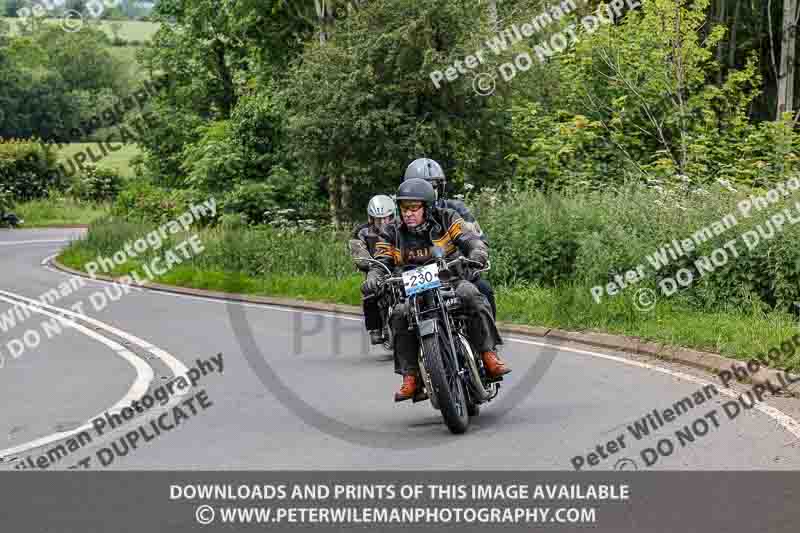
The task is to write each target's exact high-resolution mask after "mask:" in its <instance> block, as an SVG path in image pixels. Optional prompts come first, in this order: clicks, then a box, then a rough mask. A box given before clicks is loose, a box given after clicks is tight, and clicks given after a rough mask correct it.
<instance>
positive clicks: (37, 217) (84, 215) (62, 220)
mask: <svg viewBox="0 0 800 533" xmlns="http://www.w3.org/2000/svg"><path fill="white" fill-rule="evenodd" d="M108 209H109V208H108V206H107V205H105V204H93V203H89V202H80V201H77V200H74V199H72V198H61V197H58V198H44V199H40V200H31V201H29V202H25V203H21V204H17V205H16V206H14V208H13V209H12V211H13V212H14V213H16V215H17V216H19V217H20V218H21V219H23V220H25V223H24V224H23V226H22V227H23V228H41V227H48V226H71V225H76V224H90V223H92V222H94V221H95V220H97V219H99V218H101V217H103V216H104V215H106V214H107V213H108Z"/></svg>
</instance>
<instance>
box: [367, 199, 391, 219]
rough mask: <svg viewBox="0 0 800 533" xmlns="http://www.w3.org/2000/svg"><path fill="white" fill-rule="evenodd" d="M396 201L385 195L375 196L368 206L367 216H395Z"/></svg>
mask: <svg viewBox="0 0 800 533" xmlns="http://www.w3.org/2000/svg"><path fill="white" fill-rule="evenodd" d="M394 209H395V208H394V200H392V199H391V198H389V197H388V196H386V195H385V194H379V195H378V196H373V197H372V199H371V200H370V201H369V204H367V215H369V216H371V217H373V218H384V217H390V216H393V215H394Z"/></svg>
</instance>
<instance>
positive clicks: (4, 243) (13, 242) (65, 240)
mask: <svg viewBox="0 0 800 533" xmlns="http://www.w3.org/2000/svg"><path fill="white" fill-rule="evenodd" d="M54 242H71V241H70V240H69V239H58V240H40V241H0V246H12V245H15V244H40V243H41V244H45V243H54Z"/></svg>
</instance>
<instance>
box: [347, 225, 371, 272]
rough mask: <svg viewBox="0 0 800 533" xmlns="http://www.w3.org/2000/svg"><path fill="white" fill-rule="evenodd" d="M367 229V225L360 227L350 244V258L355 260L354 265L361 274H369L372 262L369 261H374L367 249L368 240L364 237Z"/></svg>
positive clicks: (354, 233)
mask: <svg viewBox="0 0 800 533" xmlns="http://www.w3.org/2000/svg"><path fill="white" fill-rule="evenodd" d="M365 228H366V225H362V226H358V227H357V228H356V230H355V231H354V232H353V235H352V237H351V238H350V241H349V242H348V246H349V249H350V257H352V258H353V263H355V265H356V268H357V269H359V270H360V271H361V272H369V269H370V262H369V261H368V259H372V256H371V255H370V253H369V249H368V247H367V240H366V238H365V237H364V230H365Z"/></svg>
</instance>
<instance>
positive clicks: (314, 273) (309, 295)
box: [61, 221, 800, 370]
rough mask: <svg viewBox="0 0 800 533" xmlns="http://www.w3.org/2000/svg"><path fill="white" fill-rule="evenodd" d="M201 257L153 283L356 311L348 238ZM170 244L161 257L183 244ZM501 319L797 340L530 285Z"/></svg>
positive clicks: (75, 259) (135, 232) (262, 239)
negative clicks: (349, 307)
mask: <svg viewBox="0 0 800 533" xmlns="http://www.w3.org/2000/svg"><path fill="white" fill-rule="evenodd" d="M149 229H150V226H148V225H146V224H136V223H130V222H123V221H114V222H110V223H109V222H103V223H99V224H96V225H95V226H94V227H93V228H92V229H91V230H90V232H89V236H88V238H87V239H86V240H83V241H79V242H77V243H74V244H73V245H71V246H70V247H69V248H68V249H67V250H66V251H65V252H64V253H63V254H62V256H61V261H62V262H63V263H64V264H66V265H68V266H71V267H73V268H77V269H82V268H83V265H84V264H86V262H88V261H90V260H92V259H94V258H95V257H96V256H97V255H105V256H110V255H112V254H113V253H114V252H116V251H118V250H120V249H121V247H122V245H123V244H124V243H125V242H127V241H129V240H132V239H137V238H140V237H141V236H143V235H145V234H146V233H147V231H149ZM199 235H200V238H201V240H202V242H203V245H204V248H205V250H204V252H203V253H201V254H200V255H198V256H196V257H194V258H192V260H190V261H187V262H184V263H183V264H181V265H179V266H177V267H175V268H173V269H172V270H171V271H170V272H168V273H167V274H165V275H164V276H161V277H159V278H157V279H156V281H158V282H161V283H168V284H174V285H178V286H184V287H195V288H202V289H211V290H218V291H225V292H237V293H243V294H253V295H265V296H286V297H293V298H301V299H307V300H317V301H322V302H331V303H342V304H349V305H359V303H360V292H359V286H360V283H361V281H362V278H361V276H360V275H359V274H357V273H355V272H354V269H353V267H352V266H351V265H350V263H349V259H348V257H347V253H346V251H345V245H344V243H345V235H344V234H336V233H333V234H332V233H331V232H330V231H327V230H326V231H319V232H316V233H312V234H291V233H283V234H281V233H279V232H277V231H273V230H266V229H260V230H256V229H238V230H221V229H211V230H203V231H200V232H199ZM185 238H186V236H185V235H180V234H179V235H174V236H171V238H170V242H169V243H167V244H166V245H165V246H164V247H162V249H161V252H162V253H163V251H164V250H166V249H169V248H170V247H171V246H173V245H175V244H178V243H180V242H181V241H182V240H183V239H185ZM153 257H155V253H151V252H148V254H147V255H146V256H142V257H139V258H137V259H134V260H130V261H129V262H128V263H126V264H124V265H120V266H118V267H117V268H116V269H115V270H114V271H112V272H109V273H110V274H113V275H125V274H128V273H130V272H131V271H132V270H138V271H139V272H143V269H142V266H143V265H144V264H145V263H146V262H148V261H150V260H151V259H152V258H153ZM495 290H496V292H497V301H498V319H499V320H501V321H504V322H510V323H516V324H527V325H536V326H547V327H556V328H563V329H568V330H584V329H594V330H600V331H605V332H609V333H615V334H622V335H630V336H635V337H640V338H642V339H645V340H649V341H655V342H662V343H667V344H670V345H675V346H684V347H688V348H693V349H698V350H703V351H711V352H716V353H720V354H723V355H726V356H729V357H734V358H738V359H749V358H750V357H752V356H753V355H754V354H756V353H761V352H766V351H767V350H768V349H769V348H771V347H773V346H778V345H780V343H781V342H782V341H784V340H786V339H788V338H790V337H791V336H792V335H794V334H795V333H796V331H797V330H796V329H795V322H794V319H793V317H792V316H791V315H789V314H787V313H782V312H779V311H773V312H770V313H764V312H762V311H759V310H757V309H755V308H754V309H753V310H752V311H749V312H740V311H729V312H701V311H698V310H695V309H692V308H690V307H688V306H687V305H686V304H684V303H682V301H681V300H672V299H667V300H663V301H658V302H657V303H656V305H655V307H654V308H653V309H652V310H650V311H647V312H645V311H639V310H637V308H636V306H635V305H634V303H633V295H634V292H635V291H633V290H631V291H627V292H623V293H622V294H620V295H618V296H616V297H615V298H609V299H607V300H605V301H603V303H602V304H596V303H595V302H594V301H593V300H592V298H591V295H590V292H589V286H584V285H577V284H576V285H569V284H562V285H560V286H557V287H543V286H540V285H536V284H530V283H518V284H516V285H513V286H512V285H505V286H495ZM797 359H798V355H793V356H791V357H785V358H784V359H783V360H782V361H780V364H778V365H776V366H780V367H783V368H790V369H794V370H797V369H800V364H798V360H797Z"/></svg>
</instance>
